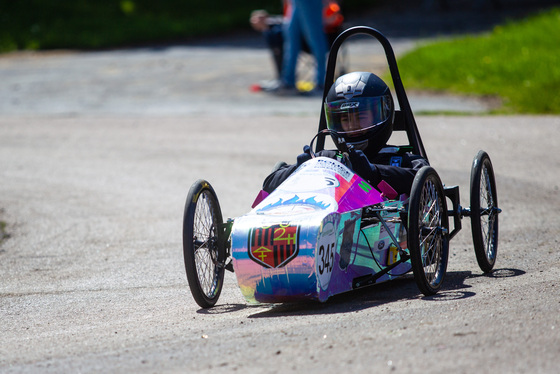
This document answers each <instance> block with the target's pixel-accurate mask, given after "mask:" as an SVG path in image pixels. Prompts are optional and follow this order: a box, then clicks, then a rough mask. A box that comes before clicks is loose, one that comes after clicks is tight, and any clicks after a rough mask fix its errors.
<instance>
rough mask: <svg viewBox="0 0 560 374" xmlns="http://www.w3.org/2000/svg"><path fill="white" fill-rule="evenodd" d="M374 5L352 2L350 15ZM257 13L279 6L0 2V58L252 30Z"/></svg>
mask: <svg viewBox="0 0 560 374" xmlns="http://www.w3.org/2000/svg"><path fill="white" fill-rule="evenodd" d="M374 3H375V1H372V0H353V1H352V2H349V3H348V4H347V5H345V9H347V10H356V9H360V7H363V6H369V7H371V6H372V4H374ZM254 9H267V10H268V11H269V12H271V13H280V12H281V10H282V9H281V1H280V0H243V1H229V0H212V1H202V0H157V1H154V0H0V53H1V52H8V51H13V50H43V49H55V48H65V49H68V48H70V49H98V48H112V47H121V46H127V45H138V44H151V43H167V42H177V41H185V40H188V39H189V38H193V37H199V36H207V35H220V34H224V33H227V32H230V31H232V30H238V29H249V28H250V26H249V15H250V13H251V11H252V10H254Z"/></svg>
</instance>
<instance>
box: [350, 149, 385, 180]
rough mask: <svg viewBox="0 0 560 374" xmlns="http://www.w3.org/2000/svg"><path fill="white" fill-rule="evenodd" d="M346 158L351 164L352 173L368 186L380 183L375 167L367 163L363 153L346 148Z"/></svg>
mask: <svg viewBox="0 0 560 374" xmlns="http://www.w3.org/2000/svg"><path fill="white" fill-rule="evenodd" d="M348 158H349V159H350V162H351V163H352V167H353V169H354V171H355V172H356V173H357V174H358V175H359V176H360V177H362V178H364V179H365V180H366V181H367V182H368V183H369V184H371V185H373V186H377V184H378V183H379V182H381V176H380V175H379V170H378V169H377V167H376V166H375V165H374V164H372V163H371V162H369V160H368V158H367V157H366V155H365V154H364V152H362V151H360V150H359V149H358V150H357V149H355V148H354V147H348Z"/></svg>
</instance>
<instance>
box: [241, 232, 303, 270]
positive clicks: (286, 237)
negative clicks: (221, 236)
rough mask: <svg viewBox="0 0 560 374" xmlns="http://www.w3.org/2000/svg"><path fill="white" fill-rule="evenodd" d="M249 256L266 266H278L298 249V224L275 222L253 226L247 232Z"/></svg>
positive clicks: (285, 262) (283, 263)
mask: <svg viewBox="0 0 560 374" xmlns="http://www.w3.org/2000/svg"><path fill="white" fill-rule="evenodd" d="M248 247H249V250H248V252H249V257H250V258H251V260H253V261H255V262H256V263H258V264H260V265H262V266H264V267H266V268H280V267H282V266H284V265H286V264H287V263H288V262H290V261H291V260H293V259H294V258H295V257H296V256H297V255H298V251H299V226H297V225H290V224H289V223H287V224H277V225H272V226H264V227H255V228H252V229H251V231H250V232H249V245H248Z"/></svg>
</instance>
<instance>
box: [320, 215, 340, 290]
mask: <svg viewBox="0 0 560 374" xmlns="http://www.w3.org/2000/svg"><path fill="white" fill-rule="evenodd" d="M335 253H336V225H335V224H334V222H333V221H331V220H329V221H326V222H325V223H324V224H323V230H321V236H320V237H319V240H318V241H317V250H316V252H315V264H316V267H317V269H316V270H317V278H318V281H319V285H320V287H321V289H322V290H326V289H327V287H328V286H329V282H330V280H331V274H332V271H333V268H334V254H335Z"/></svg>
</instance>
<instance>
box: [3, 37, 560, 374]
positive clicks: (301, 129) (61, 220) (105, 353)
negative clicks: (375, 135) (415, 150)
mask: <svg viewBox="0 0 560 374" xmlns="http://www.w3.org/2000/svg"><path fill="white" fill-rule="evenodd" d="M249 39H250V40H251V43H252V44H251V43H248V42H246V40H247V39H245V37H243V38H240V39H235V40H231V44H232V45H230V46H228V45H227V43H223V44H220V43H217V42H213V43H212V45H204V43H200V44H197V45H194V46H189V45H185V46H175V47H164V48H163V47H160V48H144V49H134V50H118V51H102V52H92V53H75V52H66V51H65V52H63V51H60V52H56V53H47V54H35V53H31V54H14V55H8V56H3V57H0V81H1V82H2V84H1V85H0V98H1V100H0V180H1V183H0V209H1V210H0V220H2V221H5V222H7V227H6V232H7V233H8V234H9V238H7V239H5V240H4V241H2V242H1V243H0V274H1V279H2V281H1V282H0V331H2V332H1V334H0V372H2V373H36V372H45V373H51V372H52V373H60V372H104V373H105V372H142V373H161V372H216V373H221V372H224V373H225V372H228V373H229V372H247V373H280V372H309V373H323V372H327V373H336V372H342V371H352V372H381V373H384V372H392V373H393V372H395V373H401V372H402V373H410V372H426V371H429V372H432V373H449V372H454V373H472V372H479V373H491V372H492V373H497V372H508V373H528V372H531V373H556V372H557V371H558V369H557V368H558V357H559V355H560V344H559V343H560V335H559V332H558V331H559V329H560V317H559V316H560V314H559V312H560V285H559V283H558V279H559V276H560V255H559V251H558V249H559V242H558V241H559V238H560V216H559V215H558V213H557V210H558V207H560V193H559V186H560V180H559V178H558V176H559V175H560V155H559V154H558V152H557V150H558V149H559V139H560V137H559V135H560V130H559V129H560V117H558V116H485V115H480V114H478V112H483V111H484V110H486V109H485V108H487V105H489V104H487V103H485V102H484V101H480V100H477V99H473V101H472V107H470V106H469V105H471V104H469V103H471V101H470V100H467V99H459V104H460V103H463V104H464V105H462V106H461V105H459V104H457V105H458V109H457V110H459V111H461V112H471V115H467V116H465V115H460V116H452V115H431V116H430V115H417V118H416V120H417V122H418V125H419V128H420V132H421V135H422V137H423V140H424V143H425V146H426V149H427V152H428V155H429V157H430V161H431V164H432V166H434V167H435V168H436V170H437V171H438V173H439V174H440V175H441V177H442V179H443V181H444V183H446V184H448V185H455V184H457V185H459V186H460V188H461V196H462V204H463V205H464V206H468V205H469V199H468V197H469V176H470V166H471V161H472V158H473V157H474V155H475V154H476V152H477V151H478V150H479V149H485V150H486V151H488V153H489V154H490V156H491V158H492V161H493V164H494V168H495V172H496V177H497V184H498V194H499V203H500V207H501V208H502V209H503V213H502V214H501V216H500V244H499V251H498V260H497V264H496V269H495V271H494V272H493V273H492V274H490V275H483V274H482V272H481V271H480V270H479V269H478V266H477V264H476V260H475V256H474V251H473V249H472V240H471V238H470V227H469V225H470V223H469V220H468V218H465V219H464V220H463V225H464V226H463V230H462V231H461V232H460V233H459V235H458V236H457V237H455V238H454V239H453V241H452V242H451V255H450V260H449V267H448V275H447V278H446V281H445V284H444V287H443V289H442V291H441V292H440V293H439V294H437V295H436V296H433V297H423V296H422V295H421V294H420V292H419V291H418V289H417V287H416V285H415V283H414V280H413V278H412V276H407V277H404V278H403V279H402V280H398V281H394V282H392V283H385V284H380V285H376V286H374V287H371V288H368V289H364V290H360V291H356V292H353V293H348V294H345V295H340V296H337V297H334V298H332V299H331V300H329V301H328V302H327V303H324V304H319V303H313V302H309V303H301V304H287V305H275V306H269V305H259V306H249V305H247V304H246V303H245V301H244V299H243V298H242V296H241V293H240V291H239V289H238V287H237V284H236V280H235V276H234V275H233V274H227V277H226V284H225V287H224V290H223V293H222V296H221V298H220V301H219V303H218V305H217V307H215V308H213V309H210V310H201V309H200V308H199V307H198V306H197V305H196V303H195V302H194V300H193V299H192V297H191V296H190V293H189V290H188V285H187V281H186V277H185V274H184V268H183V259H182V245H181V224H182V213H183V207H184V199H185V197H186V194H187V191H188V188H189V187H190V185H191V184H192V183H193V182H194V181H195V180H196V179H198V178H205V179H207V180H209V181H210V182H211V183H212V185H213V186H214V188H215V190H216V192H217V194H218V197H219V199H220V204H221V206H222V211H223V213H224V216H226V217H236V216H239V215H242V214H244V213H246V212H247V211H248V210H249V209H250V208H249V207H250V205H251V203H252V201H253V199H254V197H255V196H256V194H257V192H258V190H259V189H260V186H261V183H262V180H263V178H264V177H265V176H266V175H267V173H268V172H269V170H270V168H271V167H272V165H274V164H275V163H276V161H278V160H285V161H288V162H292V161H294V160H295V155H297V154H298V153H300V151H301V148H302V145H303V144H306V143H307V142H308V141H309V140H310V139H311V137H312V136H313V135H314V133H315V130H316V126H317V122H318V113H319V110H320V99H319V98H318V97H306V98H276V97H271V96H267V95H265V94H262V93H252V92H250V91H249V90H248V87H249V86H250V85H251V84H252V83H254V82H255V81H258V80H259V79H267V78H268V77H269V76H270V71H269V68H270V64H269V63H270V62H269V60H268V55H267V53H266V51H265V50H263V49H261V48H259V47H258V41H255V40H254V38H249ZM392 41H393V42H394V43H395V45H394V47H395V50H397V51H398V53H400V51H404V50H406V49H407V48H409V47H410V45H414V43H416V42H417V39H410V38H409V37H395V38H393V39H392ZM360 43H362V41H356V43H355V44H354V45H352V46H351V48H353V51H355V52H356V53H354V54H351V55H350V56H351V59H350V61H355V63H357V64H359V63H361V61H362V59H363V60H368V61H372V62H373V68H372V69H377V68H378V67H379V66H381V65H380V61H382V58H381V57H379V56H378V55H373V54H369V55H368V53H372V52H368V51H367V50H366V49H365V48H363V47H362V46H361V44H360ZM351 51H352V49H351ZM368 57H369V58H368ZM426 97H427V96H425V95H423V94H422V95H420V94H410V97H409V99H410V101H411V104H412V107H413V108H414V109H415V110H416V111H417V112H418V111H420V112H421V111H424V110H426V111H428V110H432V109H434V108H435V109H434V110H446V111H447V109H443V108H448V107H449V106H450V105H451V104H450V102H454V101H453V100H457V99H456V98H448V97H443V96H441V97H439V99H438V100H435V99H434V97H433V96H431V95H430V96H429V97H427V98H426ZM423 98H424V99H425V100H426V103H427V102H428V101H429V103H430V104H429V105H428V104H424V103H423V102H422V100H424V99H423ZM423 105H424V106H423ZM453 105H456V104H453ZM465 108H468V109H465Z"/></svg>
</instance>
